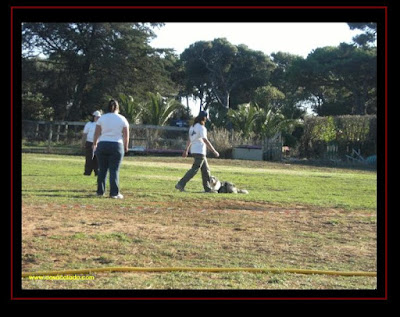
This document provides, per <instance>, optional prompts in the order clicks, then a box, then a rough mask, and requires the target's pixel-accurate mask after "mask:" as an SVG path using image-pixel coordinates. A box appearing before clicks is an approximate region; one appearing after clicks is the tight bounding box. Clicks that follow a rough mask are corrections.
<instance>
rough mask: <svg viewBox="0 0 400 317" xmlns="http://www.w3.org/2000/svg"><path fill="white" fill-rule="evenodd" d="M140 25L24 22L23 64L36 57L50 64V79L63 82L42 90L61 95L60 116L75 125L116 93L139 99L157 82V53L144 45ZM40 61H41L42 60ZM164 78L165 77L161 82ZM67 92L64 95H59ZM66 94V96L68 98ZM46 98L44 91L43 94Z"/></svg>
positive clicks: (146, 33)
mask: <svg viewBox="0 0 400 317" xmlns="http://www.w3.org/2000/svg"><path fill="white" fill-rule="evenodd" d="M156 25H159V24H146V23H24V24H23V25H22V46H23V59H30V58H32V56H34V55H36V56H38V55H40V56H42V61H41V62H42V63H48V64H51V65H52V68H53V72H52V74H54V77H56V79H57V78H64V79H63V81H62V82H60V83H59V84H62V85H65V86H68V88H64V89H59V88H60V85H58V86H55V85H54V83H53V82H48V86H47V87H46V88H47V89H48V90H50V91H57V94H54V93H53V94H52V95H53V97H49V99H50V102H54V101H55V99H57V98H54V97H55V96H57V97H58V96H62V90H64V98H67V99H68V100H63V101H62V103H63V107H64V109H65V110H64V113H65V117H64V119H69V120H80V119H81V118H82V117H84V116H85V115H86V114H88V113H90V112H92V111H93V108H98V106H99V104H102V103H103V102H104V99H103V98H104V96H106V95H114V94H115V92H116V91H126V92H127V93H129V94H132V90H134V93H135V95H136V94H137V95H140V94H141V95H145V93H146V91H150V90H151V89H153V88H154V87H155V86H156V85H157V84H158V83H160V82H164V81H165V80H162V79H161V77H162V76H163V75H164V74H165V72H162V71H160V70H162V66H163V62H162V61H161V59H160V51H159V50H154V49H152V48H151V47H150V46H149V44H148V40H149V38H150V37H152V36H154V33H153V32H152V30H151V27H153V26H156ZM43 56H44V58H43ZM164 79H165V78H164ZM65 92H68V93H65ZM70 94H71V95H70ZM45 95H46V97H47V96H48V95H51V94H49V91H48V92H47V93H46V94H45Z"/></svg>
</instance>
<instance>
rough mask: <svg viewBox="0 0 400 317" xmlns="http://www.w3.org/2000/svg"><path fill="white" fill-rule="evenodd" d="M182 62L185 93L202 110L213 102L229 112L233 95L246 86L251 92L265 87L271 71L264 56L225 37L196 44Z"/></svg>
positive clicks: (187, 50) (270, 65)
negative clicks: (193, 97)
mask: <svg viewBox="0 0 400 317" xmlns="http://www.w3.org/2000/svg"><path fill="white" fill-rule="evenodd" d="M181 59H182V61H183V62H184V67H185V74H186V87H187V89H186V91H187V92H191V93H192V94H193V95H194V96H195V97H197V98H199V99H200V100H201V106H202V107H203V108H204V109H206V108H207V107H208V106H209V105H210V104H212V103H215V102H217V103H219V104H221V105H222V106H223V107H225V108H226V109H229V108H230V107H232V104H231V95H232V93H233V92H238V91H240V89H241V88H242V87H243V86H245V85H247V87H251V88H252V89H253V90H254V89H255V88H257V87H259V86H263V85H265V84H267V81H268V77H269V75H270V73H271V71H272V70H273V68H274V64H273V63H272V62H271V60H270V59H269V57H268V56H266V55H265V54H264V53H262V52H259V51H253V50H250V49H249V48H248V47H247V46H245V45H238V46H235V45H233V44H231V43H229V42H228V41H227V40H226V39H225V38H219V39H214V40H213V41H208V42H206V41H199V42H196V43H194V44H192V45H190V47H189V48H187V49H186V50H185V51H184V52H183V53H182V54H181Z"/></svg>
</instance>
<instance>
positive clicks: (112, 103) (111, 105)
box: [108, 99, 119, 112]
mask: <svg viewBox="0 0 400 317" xmlns="http://www.w3.org/2000/svg"><path fill="white" fill-rule="evenodd" d="M115 110H119V104H118V101H116V100H114V99H111V100H110V101H109V102H108V112H114V111H115Z"/></svg>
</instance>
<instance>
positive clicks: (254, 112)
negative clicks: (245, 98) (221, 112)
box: [228, 103, 260, 137]
mask: <svg viewBox="0 0 400 317" xmlns="http://www.w3.org/2000/svg"><path fill="white" fill-rule="evenodd" d="M259 114H260V108H259V107H258V106H257V104H254V103H247V104H241V105H239V106H238V107H237V109H236V110H233V109H229V110H228V117H229V119H230V120H231V122H232V124H233V128H234V130H236V131H240V132H241V133H242V135H243V136H244V137H248V136H250V134H251V133H253V132H254V130H255V126H256V122H257V120H258V118H259Z"/></svg>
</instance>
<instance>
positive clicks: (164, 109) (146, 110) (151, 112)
mask: <svg viewBox="0 0 400 317" xmlns="http://www.w3.org/2000/svg"><path fill="white" fill-rule="evenodd" d="M142 107H143V109H142V111H143V123H145V124H152V125H165V124H166V123H167V121H168V120H169V119H170V118H171V117H172V115H173V114H174V112H175V111H176V110H178V109H179V108H183V105H182V104H181V103H180V102H178V101H177V100H175V99H172V98H169V99H168V98H164V97H162V96H161V95H160V94H159V93H151V92H149V93H148V101H147V102H145V103H143V104H142Z"/></svg>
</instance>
